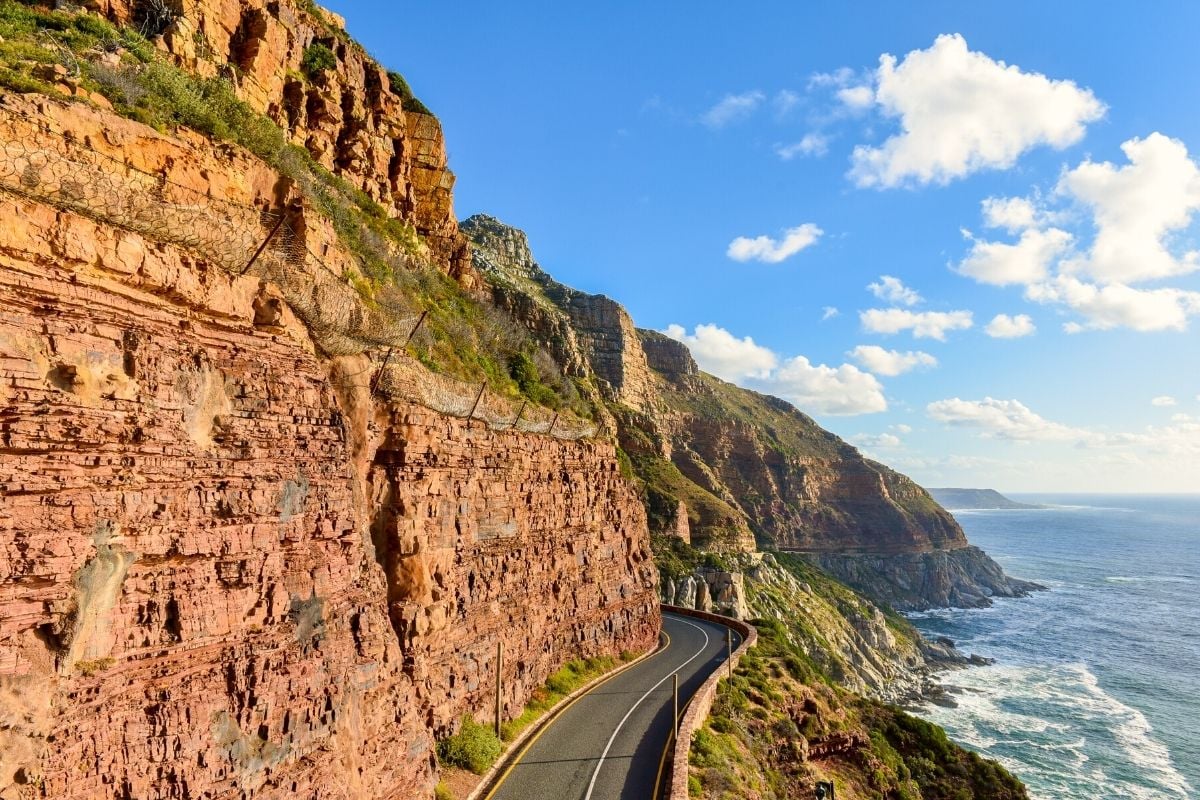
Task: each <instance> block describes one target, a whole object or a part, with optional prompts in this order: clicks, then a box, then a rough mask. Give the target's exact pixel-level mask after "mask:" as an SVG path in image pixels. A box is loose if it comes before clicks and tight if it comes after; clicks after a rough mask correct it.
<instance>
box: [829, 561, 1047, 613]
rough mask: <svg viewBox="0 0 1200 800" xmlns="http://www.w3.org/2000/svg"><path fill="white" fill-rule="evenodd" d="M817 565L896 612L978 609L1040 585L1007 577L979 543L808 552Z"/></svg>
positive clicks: (1022, 595)
mask: <svg viewBox="0 0 1200 800" xmlns="http://www.w3.org/2000/svg"><path fill="white" fill-rule="evenodd" d="M806 557H807V558H808V559H809V560H811V561H812V562H813V563H814V564H816V565H817V566H819V567H821V569H823V570H825V571H826V572H828V573H830V574H831V575H834V576H836V577H837V578H838V579H839V580H842V581H845V582H846V584H848V585H849V586H852V587H853V588H855V589H857V590H858V591H860V592H863V593H864V594H867V595H868V596H870V597H873V598H878V599H879V601H880V602H885V603H888V604H889V605H891V606H892V607H893V608H897V609H900V610H901V611H922V610H925V609H929V608H944V607H946V606H956V607H959V608H978V607H981V606H989V605H991V604H992V598H995V597H1024V596H1025V595H1027V594H1029V593H1030V592H1034V591H1038V590H1040V589H1044V588H1045V587H1043V586H1041V585H1039V584H1036V583H1033V582H1032V581H1023V580H1020V579H1018V578H1012V577H1010V576H1008V575H1006V574H1005V573H1004V570H1003V569H1001V568H1000V565H999V564H997V563H996V562H995V561H993V560H992V559H991V558H989V557H988V555H987V553H985V552H983V551H982V550H980V549H979V548H978V547H974V546H968V547H962V548H958V549H955V550H932V551H926V552H917V553H893V554H889V555H876V554H862V553H810V554H807V555H806Z"/></svg>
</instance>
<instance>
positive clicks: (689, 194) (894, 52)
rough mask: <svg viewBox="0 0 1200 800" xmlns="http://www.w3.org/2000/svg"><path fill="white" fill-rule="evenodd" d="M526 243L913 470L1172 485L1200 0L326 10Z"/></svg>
mask: <svg viewBox="0 0 1200 800" xmlns="http://www.w3.org/2000/svg"><path fill="white" fill-rule="evenodd" d="M326 5H327V7H329V8H330V9H331V10H333V11H336V12H338V13H340V14H342V15H343V16H345V17H346V19H347V28H348V30H349V31H350V33H351V34H352V35H353V36H354V37H355V38H357V39H358V40H359V41H360V42H362V43H363V44H364V45H365V46H366V48H367V49H368V51H370V52H371V53H372V54H373V55H374V56H375V57H376V58H377V59H379V60H380V61H381V62H382V63H383V64H385V65H386V66H387V67H388V68H390V69H395V70H398V71H400V72H401V73H403V74H404V75H405V76H406V78H407V79H408V81H409V83H410V84H411V85H412V87H413V89H414V91H415V93H416V94H417V95H418V96H419V97H420V98H421V99H422V100H423V101H424V102H425V103H426V104H427V105H428V106H429V107H430V108H431V109H432V110H433V111H434V113H436V114H437V115H438V117H439V118H440V119H441V120H442V123H443V125H444V128H445V132H446V138H447V142H448V150H449V155H450V164H451V167H452V169H453V170H454V171H455V173H456V174H457V176H458V183H457V185H456V189H455V204H456V212H457V213H458V215H459V217H460V218H465V217H467V216H470V215H471V214H474V213H480V212H482V213H487V214H491V215H493V216H495V217H498V218H499V219H501V220H503V221H504V222H506V223H508V224H510V225H513V226H516V227H518V228H521V229H523V230H524V231H526V232H527V233H528V235H529V239H530V244H531V246H532V248H533V251H534V255H535V257H536V258H537V260H538V261H539V262H540V264H541V265H542V266H543V268H545V269H546V270H547V271H549V272H550V273H551V274H552V275H554V276H555V277H556V278H558V279H559V280H561V281H563V282H564V283H567V284H569V285H572V286H575V287H577V288H579V289H582V290H585V291H590V292H599V293H603V294H607V295H609V296H611V297H613V298H615V299H616V300H618V301H620V302H621V303H622V304H624V305H625V307H626V308H627V309H628V310H629V312H630V313H631V314H632V315H633V318H634V320H635V321H636V323H637V324H638V325H639V326H641V327H645V328H654V329H657V330H661V331H664V332H666V333H667V334H668V335H671V336H673V337H675V338H677V339H680V340H681V341H684V342H685V343H687V344H688V346H689V347H690V348H691V350H692V352H693V354H694V355H695V357H696V359H697V361H698V362H699V363H700V365H701V367H702V368H704V369H706V370H707V371H709V372H712V373H714V374H716V375H718V376H720V377H722V378H725V379H726V380H730V381H733V382H735V383H738V384H740V385H743V386H747V387H749V388H753V389H756V390H759V391H764V392H768V393H771V394H776V395H779V396H781V397H784V398H785V399H788V400H790V401H791V402H793V403H795V404H796V405H797V406H798V407H799V408H800V409H801V410H803V411H805V412H807V413H809V414H811V415H812V416H813V417H815V418H816V419H817V420H818V421H819V422H820V423H821V424H822V425H823V426H825V427H827V428H829V429H830V430H832V431H834V432H835V433H837V434H839V435H841V436H843V437H845V438H846V439H848V440H849V441H850V442H852V443H853V444H855V445H856V446H858V447H859V448H860V449H861V450H862V451H863V452H864V453H866V454H868V455H869V456H871V457H873V458H877V459H878V460H880V461H882V462H884V463H886V464H889V465H891V466H893V467H895V468H897V469H899V470H901V471H903V472H905V473H907V474H909V475H911V476H912V477H913V478H915V479H916V480H918V481H919V482H921V483H923V484H924V485H927V486H973V487H989V488H997V489H1000V490H1003V491H1013V492H1020V491H1079V492H1089V491H1091V492H1163V493H1166V492H1200V370H1198V369H1197V365H1198V364H1200V336H1198V335H1197V331H1198V330H1200V252H1198V251H1200V235H1198V234H1200V224H1198V222H1200V213H1198V212H1200V166H1198V165H1200V80H1197V78H1196V76H1197V75H1200V48H1198V47H1196V46H1195V42H1194V32H1195V31H1196V30H1200V4H1196V3H1188V2H1171V1H1170V0H1161V1H1160V2H1156V3H1154V4H1153V11H1151V9H1150V7H1149V6H1147V5H1145V4H1133V3H1106V4H1101V5H1099V6H1098V5H1096V4H1095V3H1091V2H1089V3H1084V2H1074V1H1073V0H1062V1H1060V2H1054V3H1047V2H1045V0H1039V2H1024V1H1023V0H1008V1H1007V2H973V3H962V2H912V3H896V2H858V3H795V2H758V3H754V4H731V3H714V2H707V1H706V0H693V1H692V2H687V3H683V2H670V3H668V2H662V3H655V4H647V3H634V2H624V1H620V0H618V1H616V2H607V3H591V4H587V5H586V6H584V5H583V4H566V3H551V2H524V3H517V2H508V3H503V4H501V3H483V2H474V0H470V1H467V2H457V3H397V2H394V0H391V1H389V2H384V1H383V0H352V1H351V0H328V2H327V3H326Z"/></svg>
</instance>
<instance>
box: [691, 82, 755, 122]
mask: <svg viewBox="0 0 1200 800" xmlns="http://www.w3.org/2000/svg"><path fill="white" fill-rule="evenodd" d="M765 99H766V95H764V94H763V93H762V92H760V91H758V90H757V89H754V90H753V91H749V92H742V93H741V94H727V95H725V96H724V97H722V98H721V99H720V101H718V102H717V104H716V105H714V106H713V107H712V108H710V109H709V110H708V111H705V112H704V114H703V115H702V116H701V117H700V121H701V122H703V123H704V124H705V125H707V126H708V127H710V128H714V129H715V128H724V127H725V126H726V125H728V124H730V123H732V122H737V121H739V120H743V119H745V118H746V117H748V116H750V115H751V114H753V113H754V112H755V110H756V109H757V108H758V107H759V106H760V105H761V104H762V102H763V100H765Z"/></svg>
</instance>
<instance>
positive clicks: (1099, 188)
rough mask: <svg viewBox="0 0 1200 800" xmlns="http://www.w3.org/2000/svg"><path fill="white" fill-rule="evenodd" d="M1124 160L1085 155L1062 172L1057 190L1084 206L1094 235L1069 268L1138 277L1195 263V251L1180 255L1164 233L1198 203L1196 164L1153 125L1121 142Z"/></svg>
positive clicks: (1186, 219) (1199, 256)
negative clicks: (1088, 248) (1087, 248)
mask: <svg viewBox="0 0 1200 800" xmlns="http://www.w3.org/2000/svg"><path fill="white" fill-rule="evenodd" d="M1121 150H1122V151H1123V152H1124V153H1125V157H1126V158H1127V159H1128V160H1129V163H1128V164H1126V165H1125V166H1122V167H1117V166H1115V165H1113V164H1111V163H1109V162H1104V163H1101V164H1097V163H1094V162H1092V161H1085V162H1083V163H1082V164H1080V165H1079V166H1078V167H1076V168H1075V169H1073V170H1071V171H1070V172H1067V173H1066V174H1065V175H1063V176H1062V178H1061V180H1059V183H1058V191H1059V192H1060V193H1062V194H1064V195H1066V196H1069V197H1071V198H1073V199H1074V200H1076V201H1077V202H1079V203H1080V204H1082V205H1083V206H1085V207H1086V208H1087V209H1088V210H1089V211H1090V212H1091V215H1092V218H1093V220H1094V221H1095V225H1096V238H1095V240H1094V241H1093V242H1092V248H1091V251H1090V252H1089V253H1088V254H1087V256H1086V257H1085V258H1082V259H1079V260H1077V261H1073V262H1071V263H1070V264H1067V265H1065V266H1066V268H1067V270H1069V271H1071V272H1076V273H1079V274H1082V275H1087V276H1089V277H1091V278H1094V279H1095V280H1097V281H1100V282H1102V283H1136V282H1138V281H1144V280H1153V279H1155V278H1169V277H1172V276H1175V275H1183V274H1186V273H1188V272H1193V271H1195V270H1196V269H1200V252H1197V251H1195V250H1190V251H1187V252H1185V253H1182V254H1180V255H1178V256H1176V255H1175V254H1172V253H1171V252H1170V251H1169V250H1168V247H1167V239H1168V236H1169V235H1170V234H1171V233H1172V232H1174V231H1179V230H1182V229H1183V228H1186V227H1187V226H1188V225H1190V224H1191V221H1192V215H1193V213H1194V212H1195V211H1196V210H1197V209H1200V168H1198V167H1197V166H1196V163H1195V162H1194V161H1192V159H1191V158H1189V157H1188V151H1187V147H1186V146H1185V145H1184V144H1183V142H1181V141H1179V140H1177V139H1170V138H1168V137H1166V136H1163V135H1162V134H1161V133H1152V134H1150V135H1149V136H1147V137H1146V138H1145V139H1130V140H1129V141H1127V142H1125V143H1124V144H1122V145H1121Z"/></svg>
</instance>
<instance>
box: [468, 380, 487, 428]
mask: <svg viewBox="0 0 1200 800" xmlns="http://www.w3.org/2000/svg"><path fill="white" fill-rule="evenodd" d="M486 388H487V381H484V382H483V383H481V384H479V394H477V395H475V404H474V405H472V406H471V413H470V414H467V421H468V422H470V421H471V418H472V417H474V416H475V409H477V408H479V401H480V400H482V399H483V390H484V389H486Z"/></svg>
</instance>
